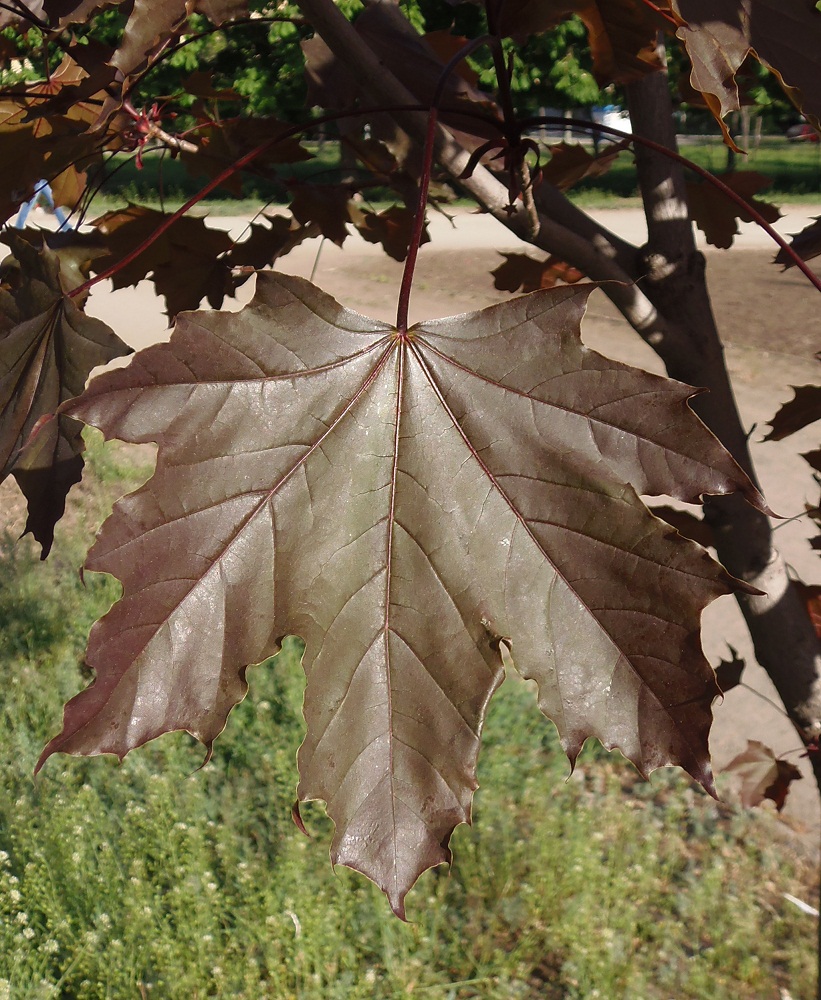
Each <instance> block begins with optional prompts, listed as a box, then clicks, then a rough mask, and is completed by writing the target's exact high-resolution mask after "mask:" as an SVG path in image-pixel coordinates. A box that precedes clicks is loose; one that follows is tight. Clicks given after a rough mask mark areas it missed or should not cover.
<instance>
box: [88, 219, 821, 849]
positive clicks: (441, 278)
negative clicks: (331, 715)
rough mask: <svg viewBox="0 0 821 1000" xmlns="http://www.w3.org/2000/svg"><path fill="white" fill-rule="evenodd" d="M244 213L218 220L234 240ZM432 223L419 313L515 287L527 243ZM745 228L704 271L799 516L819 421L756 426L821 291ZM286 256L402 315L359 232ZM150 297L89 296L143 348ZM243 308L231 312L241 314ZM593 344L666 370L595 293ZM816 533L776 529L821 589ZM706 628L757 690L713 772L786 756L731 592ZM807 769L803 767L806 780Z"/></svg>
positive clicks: (772, 475)
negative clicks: (496, 275) (497, 273)
mask: <svg viewBox="0 0 821 1000" xmlns="http://www.w3.org/2000/svg"><path fill="white" fill-rule="evenodd" d="M598 214H599V217H600V218H601V219H602V220H603V221H604V223H605V224H606V225H608V227H609V228H611V229H612V230H614V231H615V232H618V233H619V234H620V235H622V236H625V237H627V238H629V239H631V240H632V241H633V242H638V243H640V242H642V241H643V238H644V228H643V217H642V216H641V214H640V212H638V211H633V210H616V211H610V212H603V213H598ZM819 214H821V207H814V206H800V207H799V208H797V209H795V210H793V211H788V213H787V215H786V217H785V218H784V219H782V220H781V222H780V223H779V225H778V228H779V229H780V231H781V232H782V233H793V232H797V231H798V230H799V229H801V228H802V227H803V226H804V225H805V224H806V223H807V222H808V221H809V219H810V218H811V217H812V216H815V215H819ZM246 221H247V220H241V219H214V220H212V222H213V224H214V225H219V226H222V227H224V228H227V229H230V230H231V231H232V232H233V233H234V234H235V235H238V234H239V232H240V231H241V230H242V228H243V227H244V226H245V224H246ZM433 228H434V242H433V244H432V246H430V247H425V248H423V250H422V252H421V254H420V259H419V266H418V270H417V276H416V282H415V285H414V292H413V298H412V303H411V320H412V321H416V320H420V319H427V318H432V317H435V316H442V315H450V314H453V313H458V312H463V311H466V310H470V309H477V308H481V307H482V306H485V305H488V304H490V303H493V302H499V301H503V300H505V299H506V298H508V295H507V293H503V292H498V291H496V290H495V289H494V288H493V284H492V279H491V278H490V276H489V272H490V270H492V269H493V268H494V267H496V266H497V265H498V263H499V262H500V260H501V258H500V257H499V253H498V251H499V250H513V249H517V248H518V249H523V247H522V246H521V245H519V246H518V247H517V241H516V240H515V238H514V237H511V236H510V234H508V233H507V231H506V230H504V229H502V228H501V227H500V226H499V225H498V224H497V223H495V222H494V221H493V220H492V219H490V218H488V217H486V216H479V215H471V214H467V213H461V214H460V215H459V216H458V217H457V219H456V225H455V227H451V225H450V224H449V223H447V222H446V221H445V220H442V219H437V220H435V222H434V227H433ZM742 229H743V235H742V237H741V238H740V239H739V240H738V242H737V248H736V249H734V250H732V251H729V252H724V251H714V250H708V251H707V255H708V260H709V267H708V274H709V280H710V286H711V289H712V292H713V296H714V303H715V309H716V313H717V317H718V320H719V324H720V328H721V329H722V331H723V335H724V337H725V343H726V348H727V358H728V363H729V367H730V371H731V373H732V375H733V378H734V385H735V387H736V392H737V396H738V403H739V408H740V411H741V413H742V417H743V419H744V421H745V424H746V425H747V426H748V427H749V428H751V430H752V429H753V428H754V427H757V428H759V429H755V430H752V434H751V439H752V447H753V451H754V457H755V460H756V463H757V468H758V470H759V474H760V478H761V482H762V486H763V488H764V492H765V494H766V495H767V498H768V500H769V502H770V505H771V506H772V507H773V509H774V510H776V511H778V512H779V513H781V514H783V515H787V516H789V515H794V514H799V513H801V512H802V510H803V503H804V501H805V500H812V501H813V502H817V499H818V488H817V486H815V485H814V483H813V480H812V478H811V475H810V471H809V467H808V466H807V465H806V463H805V462H804V461H803V460H802V459H801V458H800V457H799V456H800V452H802V451H807V450H809V449H810V448H814V447H818V427H817V425H816V427H815V428H810V429H808V430H807V431H805V432H803V433H802V434H799V435H796V436H795V437H793V438H791V439H789V440H788V441H786V442H781V443H778V444H773V443H762V442H761V438H762V436H763V434H762V431H761V430H760V428H761V425H762V424H763V423H765V422H766V421H767V420H768V419H769V418H770V417H771V416H772V414H773V413H774V412H775V410H776V409H777V406H778V404H779V403H780V402H782V401H784V400H786V399H788V398H789V397H790V396H791V392H790V389H789V386H790V385H802V384H805V383H808V382H818V380H819V374H821V372H820V371H819V367H818V362H817V361H815V360H814V359H813V354H814V353H815V352H816V351H817V350H819V348H821V328H820V326H819V318H821V299H819V297H818V295H817V293H815V292H813V290H812V289H811V288H810V286H809V285H808V284H807V282H806V281H805V279H804V278H803V277H802V276H801V275H800V274H798V273H796V272H794V271H791V272H788V273H786V274H783V273H781V270H780V269H779V268H777V267H775V266H774V265H773V264H772V263H771V261H772V257H773V254H774V251H773V248H772V247H771V245H770V243H769V241H768V238H767V237H766V235H765V234H763V233H761V232H760V231H759V230H758V229H757V228H756V227H754V226H743V227H742ZM318 252H319V258H318V260H317V253H318ZM282 264H283V270H285V271H288V272H290V273H295V274H302V275H303V276H306V277H307V276H308V275H310V273H311V271H312V269H314V268H316V275H315V280H316V282H317V284H319V285H320V286H321V287H323V288H324V289H325V290H326V291H328V292H330V293H331V294H332V295H334V296H335V297H337V298H338V299H340V300H341V301H342V302H344V304H345V305H347V306H349V307H351V308H353V309H357V310H359V311H361V312H365V313H368V314H370V315H372V316H375V317H378V318H382V319H386V320H389V321H390V320H391V319H392V318H393V316H394V314H395V309H396V296H397V290H398V287H399V279H400V276H401V272H402V267H401V265H399V264H396V263H394V262H393V261H391V260H389V259H387V258H386V257H385V256H384V254H382V253H381V251H380V250H379V248H376V247H373V246H370V245H369V244H366V243H364V242H363V241H362V240H360V239H358V238H351V240H350V241H349V243H348V244H346V247H345V249H344V250H340V249H339V248H337V247H335V246H333V245H332V244H328V243H325V244H323V246H322V249H321V252H320V251H319V250H318V245H317V241H312V243H311V244H309V245H305V246H303V247H300V248H298V250H297V251H295V252H294V253H293V254H292V255H290V256H289V257H287V258H285V260H284V261H283V262H282ZM251 284H252V283H250V282H249V286H250V285H251ZM249 286H246V287H245V288H244V289H243V290H242V294H241V296H240V303H241V302H244V301H247V299H248V298H249V296H250V292H251V288H250V287H249ZM152 292H153V289H152V287H151V286H150V285H149V284H148V283H143V285H142V286H140V287H138V288H137V289H124V290H122V291H119V292H116V293H109V294H108V295H105V294H100V292H99V291H98V292H97V293H96V294H95V295H93V296H92V298H91V303H90V311H92V312H94V313H95V314H96V315H99V316H100V317H101V318H103V319H105V320H106V321H108V322H110V323H111V325H112V326H114V328H115V329H116V330H117V332H118V333H119V334H120V335H121V336H122V337H124V339H126V340H127V341H129V342H130V343H131V344H132V345H133V346H135V347H143V346H146V345H147V344H149V343H152V342H156V341H158V340H161V339H164V338H165V337H167V336H168V331H167V330H166V328H165V318H164V317H163V316H162V315H161V304H160V303H159V302H158V300H156V299H155V298H154V296H153V294H152ZM240 303H237V304H232V305H231V306H230V307H231V308H238V307H239V304H240ZM584 338H585V341H586V342H587V344H588V345H589V346H591V347H593V348H595V349H596V350H599V351H601V352H602V353H604V354H607V355H609V356H611V357H613V358H617V359H618V360H621V361H625V362H628V363H631V364H635V365H639V366H642V367H645V368H648V369H650V370H652V371H656V372H660V371H661V367H660V365H659V362H658V359H657V358H656V356H655V355H654V354H653V353H652V351H651V350H650V349H649V348H648V347H646V346H645V345H644V344H643V343H642V342H641V341H640V339H639V338H638V337H637V336H636V335H635V334H634V333H633V332H632V331H631V330H629V329H628V328H627V327H626V325H625V324H624V322H623V321H622V320H621V319H620V317H619V316H618V314H617V313H616V311H615V310H614V309H613V307H612V306H611V305H610V303H609V302H608V301H607V300H606V299H605V297H604V296H603V295H602V294H600V293H597V294H595V295H594V296H593V297H592V299H591V303H590V308H589V311H588V315H587V317H586V319H585V323H584ZM808 535H809V526H808V525H807V524H806V523H805V521H804V520H801V521H794V522H790V523H786V524H784V525H783V527H780V528H779V531H778V537H779V543H780V547H781V549H782V551H783V553H784V555H785V557H786V559H787V561H788V562H789V564H790V565H791V566H793V567H794V568H795V570H796V572H797V573H798V574H799V575H800V576H801V577H802V578H803V579H804V580H805V581H807V582H810V583H821V562H819V558H818V555H817V554H815V553H813V552H812V551H811V550H810V548H809V546H808V544H807V537H808ZM704 632H705V649H706V651H707V655H708V656H709V657H710V659H711V661H712V662H713V663H717V662H718V660H719V659H720V658H721V657H722V656H725V655H726V653H727V643H728V642H729V643H730V644H732V645H733V646H734V647H735V648H736V649H737V650H738V651H739V653H740V655H741V656H742V657H743V658H744V659H745V660H746V661H747V664H748V667H747V671H746V673H745V680H746V682H747V683H748V684H749V685H751V686H752V687H753V688H754V689H755V692H757V693H754V692H752V691H749V690H746V689H744V688H737V689H735V690H734V691H732V692H730V693H729V695H728V696H727V698H726V699H725V701H724V702H723V703H722V704H720V705H718V707H717V709H716V722H715V727H714V731H713V743H712V745H713V751H714V756H715V762H716V765H717V767H718V768H719V769H720V768H721V767H722V765H724V764H725V763H726V762H727V761H728V760H730V759H731V758H732V757H733V756H734V755H735V754H736V753H738V752H740V751H741V750H742V749H744V747H745V746H746V741H747V739H748V738H749V739H761V740H763V741H764V742H766V743H768V744H769V745H770V746H772V747H773V749H774V750H775V751H776V752H777V753H783V752H785V751H789V750H792V749H793V748H794V747H796V745H797V739H796V736H795V734H794V732H793V730H792V728H791V726H790V725H789V723H788V722H787V721H786V719H784V717H783V716H782V715H781V714H780V712H779V710H778V709H777V708H776V707H775V706H774V705H772V704H770V703H769V702H768V701H766V700H764V699H765V698H770V699H773V700H775V701H777V697H776V696H775V692H774V690H773V688H772V685H771V683H770V682H769V680H768V678H767V677H766V675H765V674H764V672H763V670H761V668H760V667H758V666H757V664H755V663H754V662H753V660H752V654H751V649H750V643H749V639H748V638H747V636H746V631H745V629H744V624H743V620H742V619H741V615H740V613H739V611H738V609H737V606H736V604H735V602H734V601H733V599H732V598H729V597H728V598H723V599H721V600H719V601H717V602H715V604H713V605H712V606H711V608H709V609H708V611H707V613H706V615H705V621H704ZM791 759H795V757H791ZM805 763H806V762H801V766H802V768H803V769H804V771H805V772H806V774H807V776H808V777H809V775H810V772H809V769H808V768H807V767H806V766H805ZM721 788H722V790H724V791H725V793H726V794H727V795H728V796H730V797H732V794H733V783H732V781H731V780H730V779H723V780H722V782H721ZM783 816H784V817H785V819H786V821H787V822H788V823H791V824H793V825H795V826H797V827H799V828H804V829H806V830H817V829H818V828H819V826H820V825H821V808H820V807H819V803H818V795H817V793H816V792H815V789H814V783H813V781H812V779H811V778H810V780H805V781H802V782H799V783H798V784H797V785H794V786H793V791H792V792H791V793H790V798H789V801H788V805H787V807H786V809H785V810H784V813H783Z"/></svg>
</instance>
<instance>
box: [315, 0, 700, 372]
mask: <svg viewBox="0 0 821 1000" xmlns="http://www.w3.org/2000/svg"><path fill="white" fill-rule="evenodd" d="M370 6H379V7H380V8H381V9H382V10H383V12H384V16H385V17H386V18H391V22H392V27H395V28H396V29H397V30H400V31H404V32H407V33H409V37H410V36H412V37H413V38H414V39H416V40H418V34H417V32H416V31H415V29H414V28H413V27H412V26H411V25H410V24H409V23H408V21H407V20H406V18H405V17H404V15H403V14H402V12H401V10H400V9H399V8H398V7H397V6H396V5H395V4H393V3H383V2H381V0H376V2H375V3H371V4H370ZM299 7H300V9H301V11H302V13H303V14H304V16H305V18H306V19H307V20H308V22H309V23H310V24H311V25H312V26H313V28H314V30H315V31H316V32H317V34H319V35H320V36H321V37H322V39H323V41H324V42H325V44H326V45H327V46H328V48H330V50H331V51H332V52H333V53H334V55H335V56H336V58H337V59H339V60H340V62H341V63H342V64H343V65H344V66H345V67H346V68H347V69H348V71H349V72H350V73H351V74H352V75H353V76H355V78H356V80H357V82H358V84H359V86H360V87H361V88H362V89H363V90H364V91H365V92H366V93H367V94H368V97H369V99H372V100H373V101H374V102H375V103H378V104H385V105H395V106H397V107H403V106H407V105H408V104H415V103H417V102H418V98H417V96H416V95H414V94H412V93H411V92H410V91H409V90H407V88H406V87H404V86H403V85H402V84H401V83H400V82H399V81H398V80H397V79H396V77H395V76H394V75H393V74H392V73H391V71H390V69H389V68H388V67H387V66H386V65H384V64H383V63H382V62H380V60H379V58H378V57H377V56H376V55H375V53H374V52H373V50H372V49H371V48H370V46H369V45H368V44H367V43H366V42H365V41H364V40H363V39H362V38H361V37H360V35H359V34H358V33H357V31H356V30H355V28H354V27H353V25H352V24H351V23H350V22H349V21H348V20H347V18H346V17H345V16H344V14H342V12H341V11H340V10H339V9H338V8H337V7H336V5H335V4H334V3H333V0H299ZM392 117H393V118H394V120H395V121H396V122H397V124H398V125H399V126H400V128H402V129H403V131H405V132H406V133H407V134H408V135H409V136H410V137H411V139H412V140H413V141H414V143H416V144H417V145H419V146H420V147H421V146H422V144H423V143H424V138H425V131H426V127H427V116H426V115H425V114H424V113H421V112H401V111H397V112H394V113H393V114H392ZM434 155H435V158H436V161H437V162H438V163H439V164H440V165H441V166H442V167H443V168H444V169H445V170H446V171H447V173H448V174H449V176H450V178H451V180H452V181H453V182H454V183H455V184H457V185H459V186H460V187H461V188H462V189H463V190H464V191H465V192H466V193H468V194H469V195H470V196H471V197H472V198H474V199H475V200H476V202H477V203H478V204H479V205H481V207H482V208H484V209H485V211H486V212H488V213H489V214H490V215H492V216H493V217H494V218H495V219H496V220H497V221H498V222H500V223H501V224H502V225H503V226H505V227H506V228H507V229H509V230H510V231H511V232H512V233H514V234H515V235H516V236H518V237H519V238H520V239H521V240H523V241H525V242H527V243H531V244H532V245H533V246H536V247H538V248H539V249H541V250H544V251H545V252H546V253H550V254H555V255H557V256H559V257H560V258H561V259H562V260H565V261H567V262H568V263H569V264H572V265H573V266H574V267H576V268H578V269H579V270H580V271H582V272H583V273H584V274H586V275H587V276H588V277H589V278H592V279H593V280H595V281H604V282H608V284H606V285H605V286H604V288H603V291H604V292H605V294H606V295H607V296H608V297H609V298H610V299H611V301H612V302H613V303H614V304H615V306H616V308H618V309H619V311H620V312H621V313H622V314H623V315H624V317H625V318H626V319H627V321H628V323H630V325H631V326H632V327H633V328H634V329H635V330H636V331H637V332H638V333H639V334H640V335H641V336H642V337H643V338H644V339H645V340H647V342H648V343H650V344H651V345H655V344H657V343H659V342H660V341H664V344H665V347H666V349H667V351H668V352H670V353H671V354H673V355H677V354H678V353H681V355H682V357H683V356H684V353H685V352H686V350H687V349H688V344H687V342H686V341H685V340H683V339H682V340H679V342H678V343H677V342H676V331H675V330H674V329H672V328H671V327H670V325H669V324H668V323H667V322H666V321H665V319H664V318H663V317H662V316H661V315H660V314H659V312H658V310H657V309H656V307H655V306H654V305H653V303H652V302H651V301H650V299H649V298H648V297H647V295H646V294H645V293H644V292H643V291H642V290H641V289H640V288H639V287H638V286H637V285H636V284H635V281H636V278H637V277H638V272H636V271H635V269H634V265H635V256H636V251H635V248H634V247H631V245H630V244H629V243H627V242H625V241H624V240H621V239H619V238H618V237H616V236H615V235H614V234H612V233H610V232H608V231H607V230H606V229H605V228H604V227H602V226H599V225H598V224H597V223H596V222H594V220H592V219H590V218H589V217H588V216H586V215H584V213H583V212H581V211H580V210H579V209H577V208H575V206H572V205H571V204H570V202H569V201H567V199H566V198H564V196H563V195H562V194H561V193H560V192H559V191H557V190H556V189H555V188H554V189H550V188H549V185H545V184H542V185H540V186H539V187H538V188H537V189H536V205H537V208H538V209H539V216H538V220H539V229H538V232H537V233H535V235H534V234H533V231H532V223H531V220H530V219H529V218H528V216H527V213H526V212H525V211H524V210H522V211H516V212H514V213H512V214H510V213H508V211H507V209H508V203H509V196H508V191H507V188H506V187H505V185H504V184H503V183H502V182H501V181H500V180H499V178H498V177H496V176H495V175H494V174H492V173H491V172H490V171H489V170H487V169H486V168H485V167H483V166H481V165H478V166H477V167H476V168H475V170H474V171H473V173H472V174H471V176H470V177H468V178H462V177H461V174H462V172H463V171H464V169H465V166H466V165H467V162H468V159H469V154H468V152H467V151H466V150H465V148H464V147H463V146H462V145H461V144H460V143H458V142H457V141H456V140H455V139H454V138H453V136H452V135H451V134H450V132H448V131H447V129H445V128H444V127H443V126H440V127H439V128H438V129H437V134H436V141H435V146H434ZM559 219H561V221H559Z"/></svg>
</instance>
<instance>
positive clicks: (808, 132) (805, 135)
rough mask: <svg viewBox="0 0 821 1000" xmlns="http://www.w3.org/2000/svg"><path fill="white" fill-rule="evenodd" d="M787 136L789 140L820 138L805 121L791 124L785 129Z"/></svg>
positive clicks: (812, 140)
mask: <svg viewBox="0 0 821 1000" xmlns="http://www.w3.org/2000/svg"><path fill="white" fill-rule="evenodd" d="M787 138H788V139H789V141H790V142H819V141H820V140H821V136H819V134H818V133H817V132H816V131H815V129H814V128H813V127H812V125H809V124H807V122H800V123H799V124H798V125H791V126H790V127H789V128H788V129H787Z"/></svg>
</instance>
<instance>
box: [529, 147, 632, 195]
mask: <svg viewBox="0 0 821 1000" xmlns="http://www.w3.org/2000/svg"><path fill="white" fill-rule="evenodd" d="M628 146H629V143H628V142H626V141H625V142H617V143H613V144H612V145H610V146H608V147H607V149H605V150H604V152H602V153H599V154H598V155H597V156H592V155H591V154H590V153H588V151H587V150H586V149H585V148H584V146H582V145H581V143H578V142H574V143H568V142H560V143H557V144H556V145H555V146H551V147H550V160H549V161H548V162H547V163H546V164H545V165H544V167H542V178H543V179H544V180H546V181H547V182H548V183H549V184H553V185H554V186H555V187H557V188H559V190H560V191H567V190H569V189H570V188H572V187H574V186H575V185H576V184H579V183H580V182H581V181H583V180H587V179H588V178H590V179H592V178H595V177H601V176H602V175H603V174H606V173H607V171H608V170H609V169H610V167H612V165H613V164H614V163H615V162H616V157H617V156H618V155H619V153H621V152H622V151H623V150H625V149H627V148H628Z"/></svg>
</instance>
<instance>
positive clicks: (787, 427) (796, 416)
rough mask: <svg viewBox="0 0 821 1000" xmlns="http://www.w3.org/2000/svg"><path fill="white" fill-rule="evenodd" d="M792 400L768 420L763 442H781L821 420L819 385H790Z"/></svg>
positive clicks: (820, 392) (820, 390)
mask: <svg viewBox="0 0 821 1000" xmlns="http://www.w3.org/2000/svg"><path fill="white" fill-rule="evenodd" d="M790 388H791V389H792V391H793V398H792V399H791V400H790V401H789V402H787V403H784V404H783V405H782V406H781V408H780V409H779V411H778V413H776V415H775V416H774V417H773V418H772V420H770V422H769V423H770V427H772V430H771V431H770V433H769V434H768V435H767V436H766V437H765V438H764V440H765V441H781V440H783V439H784V438H785V437H789V436H790V434H795V433H796V432H797V431H800V430H802V429H803V428H804V427H807V426H809V425H810V424H812V423H814V422H815V421H816V420H821V385H792V386H790Z"/></svg>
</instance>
